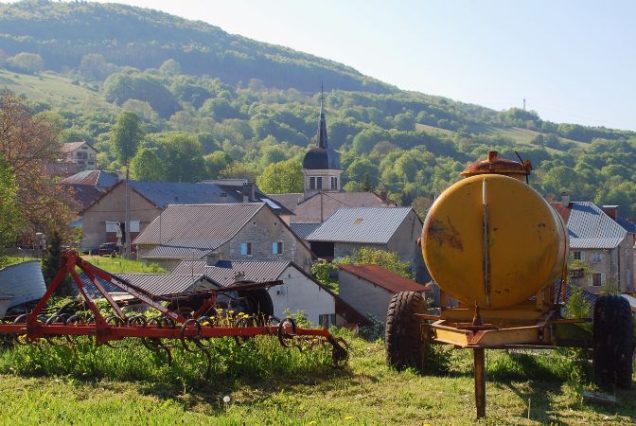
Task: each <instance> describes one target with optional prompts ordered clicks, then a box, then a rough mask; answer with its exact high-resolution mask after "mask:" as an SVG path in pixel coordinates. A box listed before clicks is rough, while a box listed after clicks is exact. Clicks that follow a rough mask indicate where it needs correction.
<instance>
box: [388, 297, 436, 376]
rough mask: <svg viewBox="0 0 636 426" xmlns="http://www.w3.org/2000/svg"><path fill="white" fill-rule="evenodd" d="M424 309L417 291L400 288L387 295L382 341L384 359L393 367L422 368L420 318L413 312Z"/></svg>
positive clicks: (424, 304) (424, 306) (424, 303)
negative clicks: (384, 349) (387, 303)
mask: <svg viewBox="0 0 636 426" xmlns="http://www.w3.org/2000/svg"><path fill="white" fill-rule="evenodd" d="M424 313H426V301H425V300H424V298H423V297H422V294H421V293H417V292H414V291H401V292H399V293H397V294H395V295H394V296H393V298H391V302H390V303H389V309H388V311H387V315H386V327H385V335H384V343H385V346H386V360H387V363H388V364H389V366H390V367H392V368H395V369H396V370H404V369H405V368H415V369H417V370H421V369H422V368H423V365H422V363H423V359H424V358H423V356H422V355H423V354H422V336H421V328H420V321H419V319H417V318H416V317H415V314H424Z"/></svg>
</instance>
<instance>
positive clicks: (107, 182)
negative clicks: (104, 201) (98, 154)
mask: <svg viewBox="0 0 636 426" xmlns="http://www.w3.org/2000/svg"><path fill="white" fill-rule="evenodd" d="M117 182H119V177H118V176H117V174H116V173H111V172H107V171H104V170H84V171H81V172H79V173H75V174H74V175H72V176H69V177H67V178H65V179H62V181H61V182H60V183H62V184H65V185H89V186H96V187H98V188H103V189H108V188H110V187H111V186H113V185H115V184H116V183H117Z"/></svg>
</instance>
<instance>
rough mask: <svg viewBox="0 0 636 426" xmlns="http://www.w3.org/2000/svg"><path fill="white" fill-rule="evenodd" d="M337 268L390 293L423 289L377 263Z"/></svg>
mask: <svg viewBox="0 0 636 426" xmlns="http://www.w3.org/2000/svg"><path fill="white" fill-rule="evenodd" d="M338 269H340V270H341V271H345V272H348V273H350V274H353V275H355V276H357V277H360V278H362V279H364V280H366V281H368V282H370V283H373V284H375V285H377V286H380V287H382V288H384V289H385V290H387V291H389V292H391V293H399V292H400V291H419V292H422V291H424V290H425V288H424V286H423V285H422V284H418V283H416V282H415V281H413V280H409V279H407V278H403V277H401V276H400V275H398V274H396V273H395V272H392V271H389V270H387V269H384V268H383V267H381V266H378V265H338Z"/></svg>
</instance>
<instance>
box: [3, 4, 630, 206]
mask: <svg viewBox="0 0 636 426" xmlns="http://www.w3.org/2000/svg"><path fill="white" fill-rule="evenodd" d="M321 82H322V83H323V84H324V86H325V89H326V93H325V108H326V112H327V125H328V132H329V143H330V144H331V145H332V146H333V147H334V148H335V149H337V150H338V151H339V152H340V155H341V163H342V167H343V170H344V173H343V183H345V184H346V185H345V188H346V189H347V190H366V189H371V190H375V191H378V192H385V193H387V194H388V196H389V197H391V198H392V199H393V200H394V201H396V202H398V203H402V204H406V205H408V204H411V203H414V202H416V201H417V202H416V203H415V205H418V206H420V209H421V208H424V206H426V205H427V203H429V202H430V200H431V199H432V198H433V197H434V196H435V195H436V194H439V193H440V192H441V191H442V190H443V189H444V188H446V187H447V186H448V185H449V184H450V183H452V182H453V181H455V180H456V179H457V178H458V177H457V176H458V173H459V172H460V171H461V170H462V169H463V167H464V166H465V164H466V163H467V162H469V161H473V160H475V159H476V158H478V157H482V156H484V155H485V153H486V152H487V151H488V150H489V149H493V148H494V149H497V150H499V151H500V152H501V154H502V155H503V156H505V157H508V158H515V157H516V153H515V151H517V152H519V154H520V155H521V156H522V157H523V158H527V159H530V160H531V161H532V162H533V165H534V167H535V173H534V176H533V178H532V182H533V185H535V187H536V188H537V189H538V190H539V191H542V192H543V193H545V194H560V193H561V192H562V191H567V192H569V193H570V194H571V195H572V197H573V198H574V199H586V200H593V201H595V202H597V203H605V204H620V205H621V206H623V207H622V210H621V212H622V214H625V215H627V216H631V217H636V184H634V183H633V182H636V173H634V172H633V167H632V164H633V163H634V162H636V133H634V132H630V131H624V130H617V129H608V128H604V127H589V126H581V125H577V124H565V123H561V124H559V123H552V122H549V121H546V120H543V119H541V117H539V115H538V114H537V113H535V112H533V111H525V110H522V109H518V108H511V109H509V110H505V111H494V110H492V109H489V108H484V107H481V106H479V105H472V104H466V103H462V102H457V101H452V100H449V99H446V98H443V97H438V96H429V95H426V94H422V93H417V92H408V91H401V90H398V89H396V88H394V87H392V86H390V85H388V84H385V83H382V82H380V81H377V80H375V79H372V78H370V77H367V76H364V75H362V74H361V73H359V72H358V71H356V70H354V69H352V68H351V67H348V66H346V65H343V64H339V63H336V62H333V61H329V60H326V59H322V58H317V57H315V56H311V55H307V54H304V53H301V52H297V51H293V50H291V49H288V48H284V47H280V46H273V45H269V44H265V43H260V42H257V41H253V40H249V39H247V38H244V37H241V36H235V35H230V34H228V33H226V32H224V31H223V30H221V29H219V28H217V27H214V26H212V25H208V24H206V23H202V22H193V21H188V20H184V19H181V18H178V17H174V16H171V15H168V14H165V13H162V12H157V11H153V10H148V9H140V8H135V7H129V6H122V5H117V4H96V3H83V2H72V3H67V2H50V1H45V0H39V1H35V0H27V1H23V2H19V3H13V4H0V90H2V89H8V90H10V91H13V92H15V93H18V94H23V95H25V96H26V99H27V101H28V102H30V103H31V104H32V106H33V111H34V112H40V111H49V110H52V111H53V112H54V113H55V114H56V115H55V116H56V119H57V120H59V121H60V123H61V125H62V128H63V129H64V130H63V131H62V133H61V139H62V140H64V141H71V140H78V139H85V140H87V141H90V142H92V143H93V144H94V145H95V146H96V147H97V148H98V149H99V150H100V154H99V157H98V161H99V164H100V167H103V168H109V169H115V168H118V167H120V165H119V164H118V163H117V162H116V160H115V156H114V153H113V152H112V150H111V147H110V145H109V143H108V139H109V131H110V128H111V126H112V124H113V123H114V121H115V118H116V116H117V114H118V113H119V112H120V111H122V110H129V111H133V112H135V113H136V114H137V115H139V116H140V117H141V118H142V120H143V122H144V126H145V130H146V132H147V136H146V138H145V141H144V143H143V146H142V148H143V149H144V156H145V157H144V158H145V159H146V160H148V159H150V160H149V161H154V159H156V160H158V164H160V165H162V167H163V169H162V170H159V171H156V170H155V172H156V173H154V172H153V173H152V174H144V173H142V172H139V173H137V175H136V177H137V178H145V179H150V178H152V179H178V180H190V181H193V180H197V179H202V178H217V177H219V176H221V177H237V176H248V177H251V178H256V177H257V176H259V175H260V174H261V173H262V172H263V171H264V170H265V168H267V167H268V166H269V165H271V164H272V163H276V162H280V161H283V160H288V159H295V160H300V159H301V158H302V156H303V154H304V152H305V150H306V147H307V145H308V144H309V143H310V142H311V140H312V138H313V136H314V135H315V132H316V124H317V114H318V105H319V104H320V99H319V88H320V85H321ZM180 150H181V151H180ZM202 157H203V160H204V161H201V159H202ZM175 158H178V159H179V161H177V162H175V161H173V160H175ZM169 167H172V168H173V170H172V172H171V171H169V170H167V168H169ZM164 169H165V170H164ZM175 171H177V172H178V173H173V172H175ZM182 171H187V173H185V174H183V173H181V172H182Z"/></svg>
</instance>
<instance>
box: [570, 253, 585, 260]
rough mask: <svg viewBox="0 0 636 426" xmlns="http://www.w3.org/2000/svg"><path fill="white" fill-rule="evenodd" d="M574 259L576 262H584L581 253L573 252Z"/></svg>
mask: <svg viewBox="0 0 636 426" xmlns="http://www.w3.org/2000/svg"><path fill="white" fill-rule="evenodd" d="M572 257H573V258H574V260H583V256H581V252H580V251H573V252H572Z"/></svg>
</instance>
